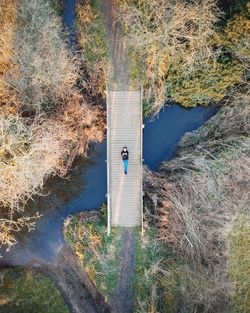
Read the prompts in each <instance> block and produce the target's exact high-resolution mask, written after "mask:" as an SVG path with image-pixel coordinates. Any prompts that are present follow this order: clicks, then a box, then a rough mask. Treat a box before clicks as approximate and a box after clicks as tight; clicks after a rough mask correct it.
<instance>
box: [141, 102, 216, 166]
mask: <svg viewBox="0 0 250 313" xmlns="http://www.w3.org/2000/svg"><path fill="white" fill-rule="evenodd" d="M215 112H216V109H215V108H212V107H195V108H193V109H188V110H187V109H184V108H183V107H181V106H180V105H177V104H173V105H171V106H167V107H165V109H164V111H161V112H160V115H159V117H158V119H156V120H154V121H152V120H151V119H150V118H148V119H146V120H145V122H144V123H145V126H146V127H145V129H144V140H143V157H144V159H145V164H146V165H147V166H148V167H149V168H150V169H151V170H156V169H157V168H158V167H159V165H160V163H161V162H162V161H163V160H166V161H167V160H170V159H172V158H173V157H174V156H175V145H176V143H177V142H178V141H179V140H180V139H181V137H182V136H183V135H184V134H185V132H189V131H192V130H194V129H196V128H198V127H199V126H200V125H202V124H203V123H204V122H205V121H207V120H208V119H209V117H211V116H212V115H213V114H214V113H215Z"/></svg>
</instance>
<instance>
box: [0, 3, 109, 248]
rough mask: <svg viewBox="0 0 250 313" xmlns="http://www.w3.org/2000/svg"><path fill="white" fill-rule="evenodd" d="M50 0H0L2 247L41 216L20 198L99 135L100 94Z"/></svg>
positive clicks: (101, 129) (34, 191)
mask: <svg viewBox="0 0 250 313" xmlns="http://www.w3.org/2000/svg"><path fill="white" fill-rule="evenodd" d="M52 2H53V3H54V4H53V3H52ZM52 2H50V1H42V0H35V1H32V2H30V1H27V0H22V1H20V2H18V1H9V0H4V1H2V2H1V10H0V19H1V46H0V49H1V51H0V52H1V54H0V55H1V58H0V75H1V79H0V130H1V132H0V133H1V134H0V160H1V163H0V164H1V168H0V170H1V175H0V187H1V193H0V205H1V206H2V209H1V212H2V216H1V219H0V234H1V235H0V244H1V246H2V245H3V246H5V247H7V248H8V249H9V248H10V247H11V246H12V245H14V244H15V243H16V237H15V233H16V232H18V231H20V230H21V229H23V228H26V229H27V230H28V231H30V230H31V229H33V228H34V227H35V221H36V219H37V218H38V217H39V215H37V216H34V217H29V216H28V217H27V216H25V210H24V208H25V203H26V202H27V201H28V200H29V199H31V198H32V197H33V196H34V195H35V194H39V192H40V190H42V188H43V186H44V183H45V182H46V180H47V179H48V178H49V177H51V176H53V175H60V176H65V175H66V173H67V170H68V168H70V167H71V165H72V162H73V160H74V158H75V157H76V156H77V155H83V156H87V151H88V146H89V144H90V143H91V142H100V141H102V139H103V137H104V120H105V116H104V111H103V108H102V107H101V106H100V95H99V93H98V91H97V90H96V89H95V88H94V87H95V86H94V85H93V84H92V82H91V76H88V77H86V70H85V68H83V67H82V61H81V55H79V54H77V53H75V52H74V51H71V49H70V47H69V43H68V42H67V40H68V39H67V38H68V35H67V32H66V31H65V30H64V29H63V25H62V21H61V18H59V17H58V16H57V15H56V13H55V10H59V8H60V7H57V6H56V4H57V1H52ZM51 3H52V4H53V8H52V7H51V6H50V5H51ZM85 77H86V80H85ZM86 90H88V92H86Z"/></svg>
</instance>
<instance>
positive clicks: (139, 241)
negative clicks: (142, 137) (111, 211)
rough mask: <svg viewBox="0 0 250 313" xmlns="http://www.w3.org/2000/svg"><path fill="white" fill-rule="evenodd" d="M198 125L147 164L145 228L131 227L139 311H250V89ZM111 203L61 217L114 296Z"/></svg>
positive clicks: (98, 280) (116, 232) (116, 240)
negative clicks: (156, 165)
mask: <svg viewBox="0 0 250 313" xmlns="http://www.w3.org/2000/svg"><path fill="white" fill-rule="evenodd" d="M242 92H243V93H238V94H237V95H235V97H234V98H232V99H230V103H225V104H224V105H223V106H222V108H221V109H220V111H219V112H218V113H217V114H216V115H215V116H214V117H212V118H211V119H210V120H209V121H208V122H206V123H205V124H204V125H203V126H202V127H200V128H199V129H198V130H197V131H194V132H192V133H187V134H186V135H185V136H184V137H183V139H182V140H181V142H180V144H179V145H178V153H177V156H176V157H175V158H174V160H172V161H169V162H165V163H162V165H161V167H160V169H159V170H158V171H157V172H151V171H149V170H148V169H147V168H145V169H144V191H145V196H144V227H145V233H144V236H143V237H141V233H140V230H138V231H137V230H135V234H136V235H135V238H136V239H135V250H134V258H135V269H134V281H133V288H134V303H133V312H136V313H143V312H150V313H151V312H164V313H168V312H169V313H174V312H190V313H193V312H207V313H217V312H218V313H224V312H225V313H228V312H235V313H236V312H237V313H247V310H248V308H249V288H248V283H247V280H248V273H247V271H248V268H249V265H250V258H249V253H248V251H249V248H250V242H249V231H250V217H249V209H248V208H249V202H250V199H249V193H248V190H249V174H250V166H249V165H250V164H249V145H250V142H249V134H250V128H249V125H250V123H249V122H250V120H249V118H250V106H249V96H250V94H249V88H247V89H244V90H242ZM105 212H106V211H105V210H103V209H102V210H101V211H100V212H90V213H88V212H83V213H79V214H76V215H73V216H70V217H69V218H68V219H67V220H66V221H65V228H64V233H65V239H66V241H67V242H68V243H69V244H70V245H71V246H72V248H73V249H74V251H75V252H76V254H77V255H78V257H79V259H80V261H81V263H82V264H83V267H84V268H86V271H87V272H88V274H89V276H90V277H91V279H92V280H93V282H94V284H95V286H96V288H97V290H98V291H99V292H101V293H102V294H103V295H104V296H105V299H106V300H107V301H110V300H112V297H113V295H114V290H115V287H116V286H117V283H118V279H119V278H118V277H117V276H116V275H115V273H116V274H117V273H118V272H119V268H120V265H121V262H122V260H121V259H119V255H120V250H121V248H122V246H121V241H120V238H121V235H122V232H123V231H124V230H123V229H119V228H118V229H113V230H112V234H111V236H110V237H107V236H106V213H105Z"/></svg>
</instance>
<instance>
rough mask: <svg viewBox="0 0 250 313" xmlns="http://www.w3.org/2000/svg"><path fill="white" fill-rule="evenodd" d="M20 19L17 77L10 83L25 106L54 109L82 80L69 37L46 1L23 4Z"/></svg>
mask: <svg viewBox="0 0 250 313" xmlns="http://www.w3.org/2000/svg"><path fill="white" fill-rule="evenodd" d="M17 18H18V28H17V31H16V34H15V39H14V46H15V50H14V51H13V56H12V62H14V63H15V64H17V67H18V75H17V76H10V77H8V79H7V82H8V84H9V85H11V86H13V87H14V88H15V89H16V90H17V91H18V94H17V95H18V98H19V99H20V101H21V102H22V103H23V105H24V106H25V107H29V108H32V109H34V110H36V111H38V112H40V111H44V110H49V109H51V108H52V109H53V108H54V107H55V106H56V105H58V104H59V103H61V102H62V100H64V99H67V98H68V97H69V96H70V95H71V91H72V89H74V86H75V83H76V80H77V78H78V77H79V70H78V68H77V60H76V59H75V58H74V57H73V55H72V54H71V53H70V51H69V49H68V48H67V44H66V40H67V34H66V33H65V32H64V31H63V28H62V24H61V20H60V19H59V18H58V17H57V16H55V14H54V13H53V10H52V9H51V7H50V5H49V3H48V2H47V1H41V0H34V1H28V0H23V1H21V2H20V3H19V5H18V15H17Z"/></svg>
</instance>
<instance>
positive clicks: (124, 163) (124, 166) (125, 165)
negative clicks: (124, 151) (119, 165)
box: [123, 160, 128, 173]
mask: <svg viewBox="0 0 250 313" xmlns="http://www.w3.org/2000/svg"><path fill="white" fill-rule="evenodd" d="M123 168H124V173H127V172H128V160H123Z"/></svg>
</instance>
